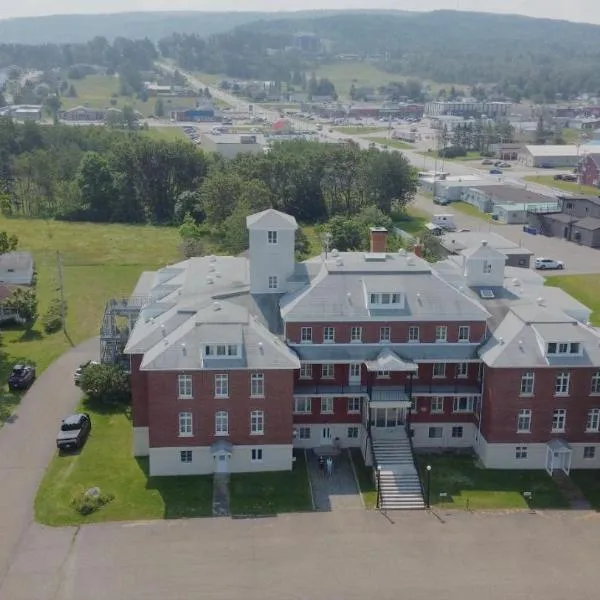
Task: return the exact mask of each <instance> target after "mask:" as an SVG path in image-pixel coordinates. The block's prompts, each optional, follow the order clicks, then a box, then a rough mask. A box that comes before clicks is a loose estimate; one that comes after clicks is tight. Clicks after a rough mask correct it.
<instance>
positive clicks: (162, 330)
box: [160, 323, 167, 337]
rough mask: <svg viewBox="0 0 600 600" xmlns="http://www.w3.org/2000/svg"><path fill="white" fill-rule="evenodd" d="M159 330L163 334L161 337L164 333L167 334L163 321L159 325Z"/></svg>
mask: <svg viewBox="0 0 600 600" xmlns="http://www.w3.org/2000/svg"><path fill="white" fill-rule="evenodd" d="M160 330H161V332H162V334H163V337H164V336H165V335H167V328H166V327H165V324H164V323H163V324H162V325H161V326H160Z"/></svg>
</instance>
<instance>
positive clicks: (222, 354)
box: [204, 344, 240, 358]
mask: <svg viewBox="0 0 600 600" xmlns="http://www.w3.org/2000/svg"><path fill="white" fill-rule="evenodd" d="M204 356H217V357H219V358H232V357H233V358H235V357H237V356H240V347H239V346H238V345H237V344H210V345H208V344H207V345H206V346H204Z"/></svg>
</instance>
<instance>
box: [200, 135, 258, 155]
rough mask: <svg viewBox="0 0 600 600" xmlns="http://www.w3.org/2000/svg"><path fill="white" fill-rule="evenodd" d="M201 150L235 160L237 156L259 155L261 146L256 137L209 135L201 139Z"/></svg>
mask: <svg viewBox="0 0 600 600" xmlns="http://www.w3.org/2000/svg"><path fill="white" fill-rule="evenodd" d="M201 144H202V149H203V150H206V151H207V152H216V153H217V154H220V155H221V156H223V157H225V158H235V157H236V156H237V155H238V154H249V153H252V154H259V153H261V152H263V151H264V150H263V144H261V143H259V141H258V136H256V135H239V134H237V135H236V134H232V133H221V134H210V133H205V134H203V135H202V137H201Z"/></svg>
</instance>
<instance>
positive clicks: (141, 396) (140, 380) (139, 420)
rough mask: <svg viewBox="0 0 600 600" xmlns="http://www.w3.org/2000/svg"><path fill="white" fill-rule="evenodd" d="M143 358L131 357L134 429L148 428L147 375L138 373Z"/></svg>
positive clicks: (139, 355) (142, 372)
mask: <svg viewBox="0 0 600 600" xmlns="http://www.w3.org/2000/svg"><path fill="white" fill-rule="evenodd" d="M142 358H143V356H142V355H141V354H135V355H133V356H132V357H131V379H130V381H131V417H132V421H133V426H134V427H147V426H148V385H147V377H148V374H147V373H146V372H145V371H140V364H141V363H142Z"/></svg>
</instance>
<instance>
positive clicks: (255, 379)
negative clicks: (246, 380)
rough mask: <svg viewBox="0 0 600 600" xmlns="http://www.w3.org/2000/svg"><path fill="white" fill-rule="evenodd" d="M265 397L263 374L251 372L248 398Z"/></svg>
mask: <svg viewBox="0 0 600 600" xmlns="http://www.w3.org/2000/svg"><path fill="white" fill-rule="evenodd" d="M264 397H265V374H264V373H252V374H251V375H250V398H264Z"/></svg>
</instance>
